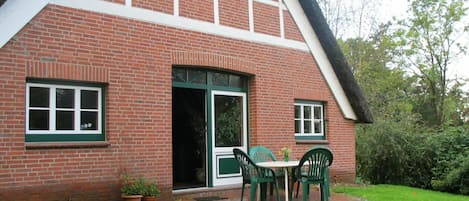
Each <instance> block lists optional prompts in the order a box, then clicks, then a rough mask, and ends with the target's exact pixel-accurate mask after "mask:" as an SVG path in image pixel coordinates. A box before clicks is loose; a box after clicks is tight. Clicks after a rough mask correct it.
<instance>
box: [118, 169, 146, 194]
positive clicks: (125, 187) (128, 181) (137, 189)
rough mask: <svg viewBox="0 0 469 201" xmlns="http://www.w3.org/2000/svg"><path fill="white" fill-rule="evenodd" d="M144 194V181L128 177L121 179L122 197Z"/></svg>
mask: <svg viewBox="0 0 469 201" xmlns="http://www.w3.org/2000/svg"><path fill="white" fill-rule="evenodd" d="M144 192H145V179H143V178H132V177H131V176H130V175H127V174H126V175H124V176H123V177H122V187H121V193H122V194H123V195H143V194H144Z"/></svg>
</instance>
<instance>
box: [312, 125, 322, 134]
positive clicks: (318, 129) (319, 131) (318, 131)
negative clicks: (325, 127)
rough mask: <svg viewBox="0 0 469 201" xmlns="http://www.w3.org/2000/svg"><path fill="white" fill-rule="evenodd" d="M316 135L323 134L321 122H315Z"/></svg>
mask: <svg viewBox="0 0 469 201" xmlns="http://www.w3.org/2000/svg"><path fill="white" fill-rule="evenodd" d="M314 133H322V124H321V122H314Z"/></svg>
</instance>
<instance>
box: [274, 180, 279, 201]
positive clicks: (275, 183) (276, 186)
mask: <svg viewBox="0 0 469 201" xmlns="http://www.w3.org/2000/svg"><path fill="white" fill-rule="evenodd" d="M274 186H275V193H276V194H277V201H280V194H279V192H278V183H277V181H275V182H274Z"/></svg>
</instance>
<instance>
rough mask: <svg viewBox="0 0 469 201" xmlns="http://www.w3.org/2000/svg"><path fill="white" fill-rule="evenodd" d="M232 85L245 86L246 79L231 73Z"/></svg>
mask: <svg viewBox="0 0 469 201" xmlns="http://www.w3.org/2000/svg"><path fill="white" fill-rule="evenodd" d="M229 79H230V87H237V88H243V87H244V80H243V78H241V76H239V75H230V77H229Z"/></svg>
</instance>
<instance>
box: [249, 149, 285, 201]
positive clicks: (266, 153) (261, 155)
mask: <svg viewBox="0 0 469 201" xmlns="http://www.w3.org/2000/svg"><path fill="white" fill-rule="evenodd" d="M249 157H251V159H252V160H253V161H254V162H255V163H258V162H266V161H276V160H277V158H276V157H275V155H274V153H273V152H272V151H271V150H270V149H268V148H267V147H264V146H254V147H251V148H250V149H249ZM274 171H275V170H274ZM275 176H277V179H282V178H283V176H284V173H283V171H282V170H279V171H275ZM262 192H264V191H262ZM272 194H273V183H271V185H270V195H272ZM263 196H265V195H263Z"/></svg>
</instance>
